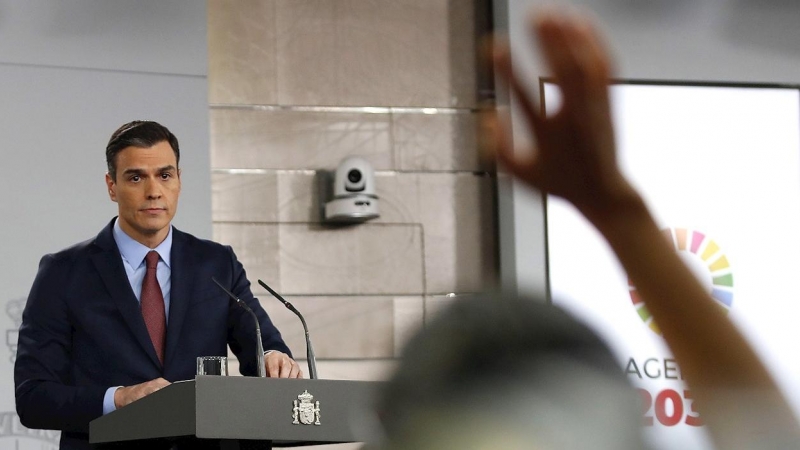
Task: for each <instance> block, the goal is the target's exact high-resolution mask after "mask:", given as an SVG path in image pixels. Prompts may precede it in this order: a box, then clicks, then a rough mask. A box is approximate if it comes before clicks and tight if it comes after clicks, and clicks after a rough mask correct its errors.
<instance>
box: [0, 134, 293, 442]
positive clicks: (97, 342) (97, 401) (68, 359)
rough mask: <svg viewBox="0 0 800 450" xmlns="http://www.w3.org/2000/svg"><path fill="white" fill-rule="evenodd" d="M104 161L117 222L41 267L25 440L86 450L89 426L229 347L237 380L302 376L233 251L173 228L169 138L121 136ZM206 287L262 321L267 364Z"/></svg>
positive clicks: (32, 315) (250, 334)
mask: <svg viewBox="0 0 800 450" xmlns="http://www.w3.org/2000/svg"><path fill="white" fill-rule="evenodd" d="M106 161H107V163H108V173H107V174H106V185H107V187H108V194H109V196H110V198H111V200H112V201H114V202H116V203H117V204H118V206H119V216H118V217H116V218H114V219H112V220H111V222H110V223H109V224H108V225H107V226H106V227H105V228H103V230H102V231H101V232H100V233H99V234H98V235H97V237H95V238H94V239H90V240H88V241H85V242H82V243H80V244H77V245H74V246H72V247H70V248H67V249H65V250H62V251H61V252H58V253H55V254H51V255H46V256H45V257H44V258H42V260H41V263H40V265H39V272H38V274H37V275H36V280H35V281H34V283H33V287H32V288H31V292H30V295H29V296H28V303H27V305H26V307H25V311H24V313H23V321H22V326H21V327H20V330H19V346H18V351H17V359H16V364H15V367H14V381H15V385H16V403H17V413H18V414H19V416H20V420H21V421H22V424H23V425H25V426H26V427H28V428H46V429H57V430H62V437H61V448H62V449H86V448H89V444H88V429H89V422H90V421H91V420H93V419H95V418H97V417H99V416H101V415H103V414H107V413H109V412H111V411H113V410H115V409H116V408H120V407H123V406H125V405H127V404H129V403H131V402H133V401H136V400H138V399H140V398H142V397H144V396H146V395H148V394H150V393H152V392H154V391H156V390H158V389H161V388H163V387H164V386H166V385H168V384H169V383H170V382H173V381H178V380H185V379H192V378H193V377H194V374H195V370H196V358H197V357H198V356H214V355H216V356H224V355H226V354H227V346H228V345H230V347H231V350H233V352H234V353H235V354H236V356H237V357H238V359H239V362H240V370H241V372H242V373H243V374H245V375H255V374H256V373H257V370H258V367H257V364H265V366H266V368H267V373H268V375H269V376H271V377H282V378H299V377H301V376H302V373H301V371H300V368H299V367H298V364H297V363H296V362H295V361H294V360H293V359H292V357H291V353H290V351H289V349H288V348H287V347H286V345H285V344H284V342H283V340H282V339H281V336H280V333H279V332H278V330H277V329H276V328H275V327H274V326H273V324H272V322H271V321H270V319H269V317H268V316H267V314H266V312H265V311H264V310H263V309H262V308H261V306H260V305H259V303H258V301H257V300H256V299H255V298H254V297H253V294H252V293H251V291H250V283H249V281H248V280H247V276H246V274H245V271H244V268H243V267H242V265H241V263H239V261H238V260H237V259H236V255H234V253H233V250H232V249H231V248H230V247H228V246H223V245H220V244H217V243H214V242H211V241H206V240H201V239H198V238H195V237H194V236H191V235H189V234H186V233H183V232H181V231H179V230H177V229H175V228H174V227H172V226H171V222H172V218H173V217H174V215H175V211H176V208H177V205H178V196H179V194H180V189H181V180H180V174H181V172H180V169H179V166H178V163H179V161H180V150H179V147H178V140H177V139H176V138H175V136H174V135H173V134H172V133H171V132H170V131H169V130H167V129H166V128H165V127H163V126H162V125H159V124H158V123H155V122H143V121H136V122H131V123H128V124H125V125H123V126H122V127H120V128H119V129H118V130H117V131H116V132H114V134H113V135H112V137H111V140H110V141H109V143H108V146H107V147H106ZM148 272H150V273H148ZM211 277H214V278H216V279H217V280H218V281H220V282H221V283H222V284H223V285H225V286H226V287H227V288H228V289H229V290H230V291H232V292H233V293H234V294H235V295H236V296H237V297H239V298H240V299H242V300H243V301H245V302H246V303H247V304H248V305H249V306H250V308H251V309H252V310H253V311H254V312H255V313H256V315H257V316H258V318H259V321H260V325H261V331H262V336H263V338H262V339H263V344H264V348H265V349H268V351H266V352H265V354H264V356H263V358H261V357H258V358H257V357H256V352H257V350H256V348H257V346H256V343H255V324H254V323H253V320H252V318H251V317H249V314H247V312H246V311H245V310H244V309H242V308H241V307H239V306H237V305H236V304H235V303H234V302H232V301H230V300H229V299H228V297H227V296H226V294H225V293H224V292H223V291H222V290H221V289H220V288H219V287H218V286H216V285H215V284H213V282H212V280H211ZM154 302H155V303H154ZM153 305H157V306H155V307H154V306H153Z"/></svg>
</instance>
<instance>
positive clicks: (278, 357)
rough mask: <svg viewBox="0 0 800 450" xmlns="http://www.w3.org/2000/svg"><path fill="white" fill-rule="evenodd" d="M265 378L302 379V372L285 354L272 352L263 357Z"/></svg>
mask: <svg viewBox="0 0 800 450" xmlns="http://www.w3.org/2000/svg"><path fill="white" fill-rule="evenodd" d="M264 365H265V366H266V368H267V376H268V377H272V378H303V371H302V370H300V365H299V364H297V362H296V361H295V360H293V359H292V358H290V357H289V355H287V354H286V353H283V352H279V351H277V350H273V351H271V352H269V353H267V354H266V355H264Z"/></svg>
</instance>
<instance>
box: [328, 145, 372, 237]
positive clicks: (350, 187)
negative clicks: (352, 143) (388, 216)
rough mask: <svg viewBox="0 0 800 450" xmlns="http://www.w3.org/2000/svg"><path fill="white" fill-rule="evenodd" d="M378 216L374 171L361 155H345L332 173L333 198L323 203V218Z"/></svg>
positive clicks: (341, 219)
mask: <svg viewBox="0 0 800 450" xmlns="http://www.w3.org/2000/svg"><path fill="white" fill-rule="evenodd" d="M378 216H380V209H379V208H378V196H377V195H376V194H375V171H374V170H373V169H372V166H371V165H370V164H369V162H367V160H365V159H363V158H358V157H355V156H351V157H349V158H345V159H344V160H342V162H341V163H339V167H338V168H337V169H336V174H335V175H334V177H333V199H332V200H331V201H329V202H328V203H326V204H325V221H326V222H340V223H357V222H364V221H367V220H370V219H375V218H376V217H378Z"/></svg>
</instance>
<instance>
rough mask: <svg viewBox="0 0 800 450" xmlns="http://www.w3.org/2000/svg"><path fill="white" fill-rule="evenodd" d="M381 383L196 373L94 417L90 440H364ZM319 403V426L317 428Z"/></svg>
mask: <svg viewBox="0 0 800 450" xmlns="http://www.w3.org/2000/svg"><path fill="white" fill-rule="evenodd" d="M381 384H382V383H379V382H369V381H339V380H302V379H301V380H296V379H291V380H290V379H273V378H255V377H236V376H228V377H225V376H198V377H197V378H196V379H195V380H189V381H181V382H177V383H173V384H171V385H169V386H167V387H165V388H164V389H161V390H159V391H157V392H155V393H153V394H151V395H149V396H147V397H144V398H142V399H141V400H139V401H136V402H134V403H131V404H130V405H128V406H126V407H124V408H121V409H119V410H117V411H114V412H113V413H111V414H107V415H105V416H102V417H100V418H98V419H95V420H93V421H92V422H91V424H90V425H89V436H90V438H89V441H90V442H91V443H92V444H108V443H114V442H117V443H122V442H126V441H142V440H153V439H165V438H180V437H190V436H194V437H197V438H200V439H222V440H269V441H272V445H273V446H276V447H277V446H296V445H313V444H326V443H341V442H361V441H366V440H369V438H370V437H373V435H371V430H372V427H373V426H374V421H375V418H374V413H372V412H371V411H372V410H373V404H374V398H375V397H374V396H375V394H376V393H377V390H378V388H379V387H380V386H381ZM306 391H307V392H308V393H309V394H311V395H313V396H314V398H313V400H311V401H310V403H309V402H308V398H307V397H304V398H302V399H301V398H299V396H300V395H301V394H303V393H304V392H306ZM303 400H305V403H304V401H303ZM295 402H297V406H298V407H299V409H298V412H299V413H300V414H298V417H297V419H298V420H297V422H299V423H297V424H295V423H293V422H294V421H295V420H294V419H295V417H294V415H295V414H294V412H295V411H294V406H295ZM316 402H319V425H316V424H315V423H314V422H316V414H315V413H314V411H313V408H314V407H316V404H317V403H316ZM303 411H305V414H303ZM303 422H311V423H310V424H304V423H303Z"/></svg>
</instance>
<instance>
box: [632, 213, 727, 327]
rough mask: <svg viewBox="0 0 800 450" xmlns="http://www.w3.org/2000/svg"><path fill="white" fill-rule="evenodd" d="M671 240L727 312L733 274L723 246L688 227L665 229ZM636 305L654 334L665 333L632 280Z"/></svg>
mask: <svg viewBox="0 0 800 450" xmlns="http://www.w3.org/2000/svg"><path fill="white" fill-rule="evenodd" d="M661 232H662V233H664V236H665V237H666V238H667V240H668V241H669V242H670V243H671V244H672V245H673V247H675V250H676V251H677V252H678V255H680V257H681V259H683V261H684V262H685V263H686V265H687V266H688V267H689V269H690V270H691V271H692V272H693V273H694V274H695V276H696V277H697V278H698V279H699V280H700V282H701V283H702V284H703V285H704V286H705V287H706V289H707V290H708V292H709V293H710V294H711V297H712V298H713V299H714V300H715V301H716V303H717V304H718V305H719V306H720V307H721V308H722V309H723V310H724V311H725V312H726V313H727V312H728V311H729V310H730V308H731V306H732V305H733V273H732V272H731V265H730V263H729V262H728V258H727V257H726V256H725V254H724V253H723V252H722V249H721V248H720V246H719V245H718V244H717V243H716V242H714V240H713V239H710V238H709V237H707V236H706V235H705V234H703V233H701V232H699V231H696V230H688V229H686V228H665V229H663V230H661ZM628 291H629V292H630V296H631V300H632V301H633V306H634V307H635V308H636V312H637V313H638V314H639V317H640V318H641V319H642V321H643V322H644V323H645V324H646V325H647V326H649V327H650V329H651V330H653V331H654V332H656V333H658V334H661V330H659V328H658V325H657V324H656V323H655V321H653V316H652V315H651V314H650V311H648V310H647V306H645V304H644V302H643V301H642V298H641V297H640V296H639V292H638V291H637V290H636V286H634V285H633V283H632V282H631V281H630V279H629V280H628Z"/></svg>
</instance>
